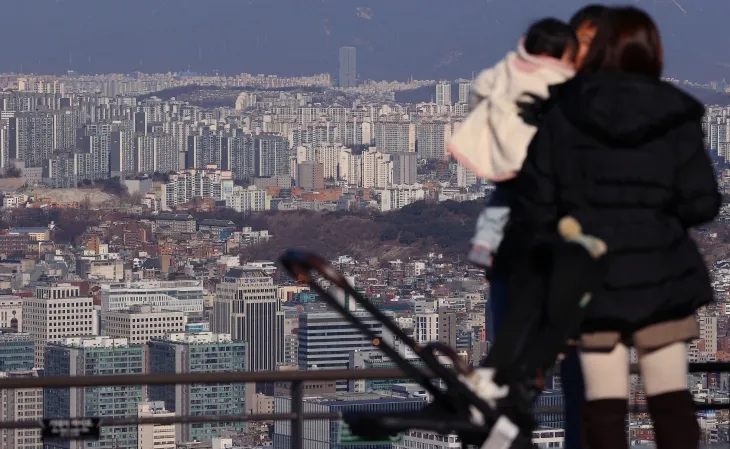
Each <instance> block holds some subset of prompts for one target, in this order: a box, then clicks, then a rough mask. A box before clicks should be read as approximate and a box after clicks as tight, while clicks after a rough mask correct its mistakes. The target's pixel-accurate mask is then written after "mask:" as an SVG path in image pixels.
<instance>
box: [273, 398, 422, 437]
mask: <svg viewBox="0 0 730 449" xmlns="http://www.w3.org/2000/svg"><path fill="white" fill-rule="evenodd" d="M425 406H426V401H424V400H423V399H418V398H400V397H394V396H385V395H381V394H376V393H335V394H326V395H322V396H320V397H312V398H305V399H304V404H303V412H304V413H338V412H339V413H347V412H350V413H398V412H412V411H418V410H421V409H422V408H423V407H425ZM290 410H291V399H290V398H287V397H276V398H274V411H275V412H276V413H289V412H290ZM339 427H340V423H339V420H311V421H305V422H304V429H303V435H302V440H303V441H302V446H301V447H304V448H317V449H340V448H342V447H344V446H343V445H340V444H339V443H338V442H337V440H336V439H335V438H336V435H338V432H339ZM272 440H273V446H274V447H275V448H277V449H292V447H294V446H293V445H292V442H291V423H290V422H289V421H276V422H275V423H274V435H273V438H272ZM366 447H367V448H368V449H392V444H391V443H387V444H369V445H367V446H366ZM414 448H415V447H414ZM414 448H411V449H414ZM421 449H426V448H425V447H424V448H421Z"/></svg>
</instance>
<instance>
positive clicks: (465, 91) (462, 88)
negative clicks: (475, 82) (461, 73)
mask: <svg viewBox="0 0 730 449" xmlns="http://www.w3.org/2000/svg"><path fill="white" fill-rule="evenodd" d="M470 96H471V81H465V80H461V81H460V82H459V103H461V104H468V103H469V97H470Z"/></svg>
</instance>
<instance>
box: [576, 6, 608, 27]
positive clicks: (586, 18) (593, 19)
mask: <svg viewBox="0 0 730 449" xmlns="http://www.w3.org/2000/svg"><path fill="white" fill-rule="evenodd" d="M605 11H606V7H605V6H603V5H588V6H585V7H583V8H581V9H579V10H578V12H576V13H575V14H573V17H571V18H570V21H569V22H568V24H569V25H570V27H571V28H572V29H573V31H577V30H578V28H580V26H581V25H583V24H585V23H586V22H588V23H591V24H596V23H597V22H598V21H599V20H600V18H601V15H603V13H604V12H605Z"/></svg>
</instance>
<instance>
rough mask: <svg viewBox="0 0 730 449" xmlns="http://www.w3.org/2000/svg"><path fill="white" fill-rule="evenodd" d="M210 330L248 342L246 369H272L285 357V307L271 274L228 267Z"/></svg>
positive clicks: (216, 298) (220, 287)
mask: <svg viewBox="0 0 730 449" xmlns="http://www.w3.org/2000/svg"><path fill="white" fill-rule="evenodd" d="M212 324H213V326H212V328H213V331H214V332H219V333H225V334H231V336H232V338H233V339H234V340H236V341H243V342H246V343H247V356H248V360H247V362H248V363H247V364H246V367H247V369H248V370H249V371H274V370H275V369H276V366H277V364H278V363H281V362H283V361H284V311H283V310H282V308H281V300H280V299H279V296H278V295H277V287H276V285H274V281H273V279H272V278H271V276H269V275H267V274H266V273H265V272H264V271H263V270H261V269H260V268H255V267H242V268H233V269H230V270H228V272H226V274H225V275H224V276H223V281H222V282H221V283H220V284H218V287H217V288H216V292H215V301H214V303H213V323H212Z"/></svg>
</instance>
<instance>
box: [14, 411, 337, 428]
mask: <svg viewBox="0 0 730 449" xmlns="http://www.w3.org/2000/svg"><path fill="white" fill-rule="evenodd" d="M298 417H299V416H298V415H297V414H296V413H266V414H259V415H207V416H157V417H155V416H153V417H141V418H138V417H130V418H101V419H100V420H99V426H101V427H112V426H143V425H169V424H195V423H216V422H242V421H249V422H250V421H292V420H296V419H298ZM301 418H302V419H305V420H317V419H319V420H325V419H332V420H339V419H342V414H341V413H304V414H302V416H301ZM62 419H66V418H62ZM79 419H83V418H79ZM42 427H43V423H42V422H41V421H0V429H40V428H42Z"/></svg>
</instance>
